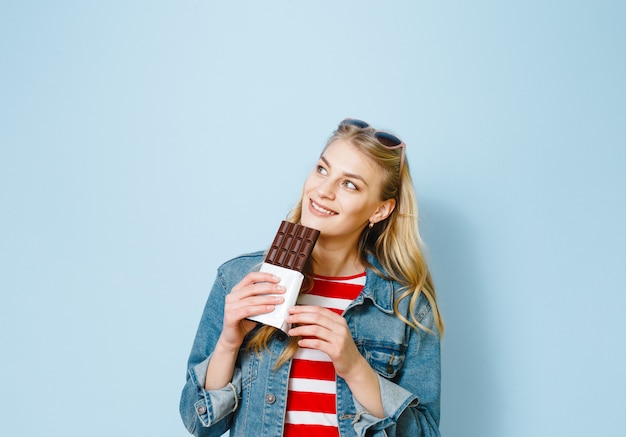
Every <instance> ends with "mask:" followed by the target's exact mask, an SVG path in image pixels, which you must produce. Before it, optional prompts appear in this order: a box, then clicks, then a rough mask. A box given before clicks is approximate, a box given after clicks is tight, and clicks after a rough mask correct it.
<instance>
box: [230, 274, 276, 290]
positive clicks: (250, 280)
mask: <svg viewBox="0 0 626 437" xmlns="http://www.w3.org/2000/svg"><path fill="white" fill-rule="evenodd" d="M279 282H280V278H279V277H278V276H276V275H273V274H271V273H267V272H250V273H248V274H247V275H246V276H244V278H243V279H242V280H241V281H239V283H238V284H237V285H235V286H234V287H233V290H234V289H241V288H244V287H247V286H249V285H252V284H256V283H270V284H278V283H279Z"/></svg>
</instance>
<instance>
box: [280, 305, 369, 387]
mask: <svg viewBox="0 0 626 437" xmlns="http://www.w3.org/2000/svg"><path fill="white" fill-rule="evenodd" d="M289 313H290V315H289V317H288V318H287V322H288V323H291V324H293V325H294V327H293V328H292V329H290V330H289V332H288V334H289V335H290V336H292V337H297V336H300V337H302V339H301V340H300V341H299V342H298V345H299V346H300V347H303V348H309V349H317V350H320V351H322V352H325V353H326V354H327V355H328V356H329V357H330V359H331V360H332V362H333V365H334V366H335V372H336V373H337V375H339V376H340V377H342V378H344V379H349V376H350V374H351V372H352V371H353V370H356V368H358V365H359V364H360V365H362V364H363V363H362V362H363V361H364V358H363V357H362V356H361V354H360V353H359V351H358V349H357V347H356V344H355V343H354V339H353V338H352V334H351V333H350V329H349V328H348V324H347V323H346V319H344V318H343V317H342V316H340V315H339V314H337V313H335V312H333V311H331V310H329V309H327V308H323V307H319V306H311V305H297V306H295V307H293V308H291V309H290V310H289Z"/></svg>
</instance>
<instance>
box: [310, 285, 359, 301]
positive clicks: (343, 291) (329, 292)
mask: <svg viewBox="0 0 626 437" xmlns="http://www.w3.org/2000/svg"><path fill="white" fill-rule="evenodd" d="M361 290H363V285H355V284H342V283H337V282H326V281H315V284H314V285H313V289H312V290H311V294H315V295H317V296H323V297H333V298H336V299H350V300H352V299H355V298H356V297H357V296H358V295H359V294H360V293H361Z"/></svg>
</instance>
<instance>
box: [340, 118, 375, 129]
mask: <svg viewBox="0 0 626 437" xmlns="http://www.w3.org/2000/svg"><path fill="white" fill-rule="evenodd" d="M342 124H349V125H351V126H356V127H358V128H361V129H365V128H366V127H369V126H370V125H369V124H367V123H366V122H364V121H363V120H357V119H355V118H348V119H347V120H344V121H343V123H342Z"/></svg>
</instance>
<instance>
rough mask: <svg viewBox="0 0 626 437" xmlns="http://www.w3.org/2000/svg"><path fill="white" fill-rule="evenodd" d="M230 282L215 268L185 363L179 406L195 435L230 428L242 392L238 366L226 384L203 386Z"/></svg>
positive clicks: (203, 435)
mask: <svg viewBox="0 0 626 437" xmlns="http://www.w3.org/2000/svg"><path fill="white" fill-rule="evenodd" d="M229 285H230V284H226V283H225V281H224V277H223V275H222V272H221V271H220V270H218V275H217V279H216V280H215V283H214V284H213V288H212V289H211V293H210V294H209V297H208V299H207V303H206V305H205V307H204V312H203V314H202V318H201V319H200V325H199V327H198V331H197V333H196V337H195V340H194V343H193V347H192V349H191V354H190V356H189V361H188V363H187V378H186V383H185V386H184V388H183V391H182V394H181V398H180V406H179V408H180V415H181V417H182V420H183V423H184V424H185V427H186V428H187V430H188V431H189V432H190V433H191V434H193V435H194V436H197V437H200V436H202V437H209V436H221V435H222V434H224V433H225V432H226V431H227V430H228V429H229V428H230V425H231V421H232V416H233V414H232V413H233V412H234V411H235V410H236V409H237V406H238V400H239V396H240V395H241V371H240V369H237V368H236V369H235V373H234V374H233V380H232V381H231V382H230V383H229V384H228V385H227V386H226V387H224V388H222V389H220V390H210V391H207V390H205V389H204V381H205V379H206V372H207V367H208V363H209V359H210V355H211V353H212V352H213V350H214V348H215V344H216V342H217V339H218V337H219V335H220V332H221V330H222V321H223V319H224V315H223V312H224V300H225V297H226V294H227V293H228V292H229V291H230V286H229Z"/></svg>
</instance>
